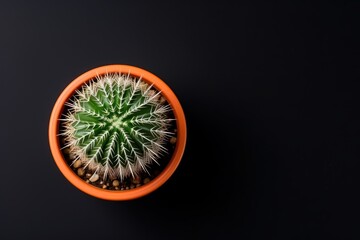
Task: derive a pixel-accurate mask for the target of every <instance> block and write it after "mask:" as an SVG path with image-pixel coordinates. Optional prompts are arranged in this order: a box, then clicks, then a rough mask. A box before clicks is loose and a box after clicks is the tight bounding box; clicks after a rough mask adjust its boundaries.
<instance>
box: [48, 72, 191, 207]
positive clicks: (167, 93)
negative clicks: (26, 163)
mask: <svg viewBox="0 0 360 240" xmlns="http://www.w3.org/2000/svg"><path fill="white" fill-rule="evenodd" d="M112 72H121V73H130V74H131V75H133V76H135V77H142V80H143V81H145V82H147V83H149V84H153V86H154V87H155V88H156V89H157V90H159V91H161V94H162V95H163V97H165V98H166V99H167V101H168V102H169V104H170V105H171V107H172V109H173V112H174V115H175V118H176V126H177V142H176V146H175V150H174V152H173V155H172V157H171V159H170V161H169V163H168V164H167V166H166V167H165V168H164V170H163V171H162V172H161V173H159V175H158V176H157V177H156V178H154V179H153V180H151V181H150V182H149V183H147V184H145V185H142V186H140V187H137V188H134V189H129V190H122V191H115V190H107V189H101V188H98V187H95V186H93V185H91V184H89V183H86V182H85V181H84V180H83V179H81V178H80V177H79V176H77V174H76V173H75V172H74V171H73V170H72V169H71V168H70V167H69V165H68V164H67V162H66V159H64V157H63V154H62V153H61V151H60V142H59V138H58V136H57V134H58V133H59V120H58V119H60V118H61V114H62V112H63V109H64V104H65V102H66V101H67V100H68V99H69V98H70V97H71V96H72V95H73V94H74V92H75V90H76V89H78V88H79V87H80V86H81V85H82V84H84V83H85V82H87V81H89V80H90V79H92V78H94V77H96V76H97V75H102V74H106V73H112ZM49 144H50V149H51V153H52V155H53V157H54V160H55V163H56V165H57V166H58V168H59V169H60V171H61V172H62V174H63V175H64V176H65V178H66V179H67V180H69V182H70V183H72V184H73V185H74V186H75V187H77V188H78V189H80V190H81V191H83V192H85V193H87V194H89V195H91V196H94V197H97V198H100V199H105V200H113V201H119V200H130V199H135V198H139V197H142V196H144V195H146V194H149V193H151V192H153V191H154V190H156V189H158V188H159V187H160V186H161V185H163V184H164V183H165V182H166V181H167V180H168V179H169V178H170V177H171V175H172V174H173V173H174V171H175V170H176V168H177V166H178V165H179V163H180V161H181V158H182V155H183V153H184V150H185V144H186V121H185V116H184V112H183V109H182V107H181V105H180V102H179V100H178V99H177V97H176V96H175V94H174V93H173V91H172V90H171V89H170V87H169V86H167V85H166V84H165V83H164V82H163V81H162V80H161V79H160V78H158V77H157V76H155V75H154V74H152V73H150V72H148V71H146V70H144V69H141V68H138V67H134V66H129V65H107V66H102V67H98V68H95V69H92V70H90V71H88V72H85V73H84V74H82V75H81V76H79V77H78V78H76V79H75V80H74V81H72V82H71V83H70V84H69V85H68V86H67V87H66V88H65V89H64V91H63V92H62V93H61V94H60V96H59V98H58V99H57V101H56V103H55V105H54V108H53V110H52V113H51V117H50V122H49Z"/></svg>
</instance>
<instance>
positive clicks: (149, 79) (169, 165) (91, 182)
mask: <svg viewBox="0 0 360 240" xmlns="http://www.w3.org/2000/svg"><path fill="white" fill-rule="evenodd" d="M185 143H186V122H185V117H184V113H183V110H182V107H181V105H180V103H179V101H178V99H177V98H176V96H175V94H174V93H173V92H172V90H171V89H170V88H169V87H168V86H167V85H166V84H165V83H164V82H163V81H162V80H160V79H159V78H158V77H157V76H155V75H154V74H152V73H150V72H148V71H146V70H144V69H141V68H138V67H134V66H129V65H107V66H102V67H99V68H95V69H92V70H90V71H88V72H86V73H84V74H82V75H81V76H79V77H78V78H76V79H75V80H74V81H73V82H71V83H70V84H69V85H68V86H67V87H66V88H65V90H64V91H63V92H62V93H61V95H60V96H59V98H58V100H57V101H56V103H55V105H54V108H53V111H52V113H51V117H50V122H49V144H50V149H51V152H52V155H53V157H54V160H55V163H56V164H57V166H58V168H59V169H60V171H61V172H62V173H63V175H64V176H65V177H66V178H67V179H68V180H69V181H70V182H71V183H72V184H73V185H74V186H76V187H77V188H79V189H80V190H82V191H83V192H85V193H87V194H90V195H92V196H94V197H98V198H101V199H106V200H130V199H134V198H138V197H141V196H144V195H146V194H149V193H150V192H152V191H154V190H156V189H157V188H159V187H160V186H161V185H162V184H164V183H165V182H166V181H167V180H168V179H169V178H170V176H171V175H172V174H173V172H174V171H175V169H176V168H177V166H178V164H179V162H180V160H181V157H182V154H183V152H184V149H185Z"/></svg>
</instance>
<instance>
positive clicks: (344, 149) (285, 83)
mask: <svg viewBox="0 0 360 240" xmlns="http://www.w3.org/2000/svg"><path fill="white" fill-rule="evenodd" d="M143 2H145V1H143ZM290 2H293V3H287V4H275V3H267V2H264V3H260V2H257V3H255V2H253V1H249V2H239V3H237V4H236V5H235V4H228V3H226V2H225V1H220V2H218V3H214V4H209V3H208V4H205V3H204V4H199V3H194V2H192V3H184V2H182V1H179V2H177V3H170V2H165V1H164V2H154V1H147V2H146V3H135V2H134V1H126V2H124V1H113V2H111V1H110V2H105V1H97V2H94V1H82V2H76V3H75V2H73V1H69V2H63V1H61V2H58V3H54V2H51V1H43V2H36V3H34V2H32V1H22V2H19V1H16V2H15V1H8V2H4V1H2V2H1V3H0V30H1V32H0V63H1V65H0V73H1V80H0V81H1V94H0V106H1V118H0V126H1V129H2V130H1V137H0V150H1V164H0V166H1V171H0V189H1V193H0V211H1V212H0V239H2V240H6V239H86V240H90V239H360V232H359V213H360V211H359V200H360V198H359V194H358V191H359V167H360V163H359V156H360V148H359V146H360V127H359V126H360V114H359V107H358V106H359V102H360V96H359V88H360V82H359V57H360V54H359V48H358V45H359V38H358V35H357V34H358V32H359V10H360V9H359V3H358V2H357V3H356V2H355V1H353V2H341V1H339V2H338V3H332V2H328V3H323V4H315V3H312V2H308V3H305V2H303V3H295V1H290ZM115 63H119V64H130V65H135V66H138V67H142V68H144V69H147V70H149V71H151V72H153V73H154V74H156V75H158V76H159V77H160V78H162V79H163V80H164V81H165V82H166V83H167V84H168V85H169V86H170V87H171V88H172V89H173V90H174V92H175V93H176V94H177V96H178V98H179V100H180V101H181V103H182V105H183V108H184V111H185V114H186V117H187V124H188V144H187V148H186V152H185V155H184V158H183V160H182V162H181V165H180V166H179V168H178V170H177V171H176V173H175V174H174V175H173V176H172V178H171V179H170V180H169V181H168V182H167V183H166V184H165V185H164V186H162V187H161V188H160V189H158V190H157V191H156V192H154V193H152V194H150V195H148V196H146V197H144V198H141V199H138V200H134V201H129V202H107V201H102V200H99V199H95V198H93V197H90V196H88V195H86V194H84V193H82V192H80V191H79V190H77V189H76V188H75V187H73V186H72V185H71V184H70V183H68V182H67V180H66V179H65V178H64V177H63V176H62V175H61V173H60V172H59V170H58V169H57V167H56V166H55V163H54V161H53V159H52V156H51V154H50V150H49V147H48V140H47V127H48V121H49V116H50V112H51V109H52V107H53V104H54V103H55V100H56V98H57V97H58V95H59V94H60V93H61V91H62V90H63V89H64V88H65V86H66V85H67V84H68V83H70V81H71V80H73V79H74V78H75V77H77V76H78V75H80V74H82V73H83V72H85V71H87V70H90V69H92V68H94V67H98V66H101V65H106V64H115Z"/></svg>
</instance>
